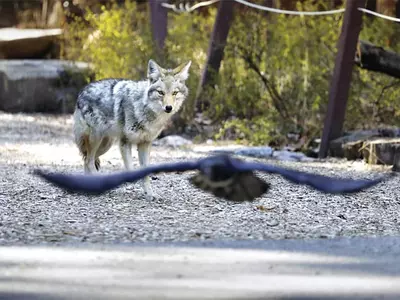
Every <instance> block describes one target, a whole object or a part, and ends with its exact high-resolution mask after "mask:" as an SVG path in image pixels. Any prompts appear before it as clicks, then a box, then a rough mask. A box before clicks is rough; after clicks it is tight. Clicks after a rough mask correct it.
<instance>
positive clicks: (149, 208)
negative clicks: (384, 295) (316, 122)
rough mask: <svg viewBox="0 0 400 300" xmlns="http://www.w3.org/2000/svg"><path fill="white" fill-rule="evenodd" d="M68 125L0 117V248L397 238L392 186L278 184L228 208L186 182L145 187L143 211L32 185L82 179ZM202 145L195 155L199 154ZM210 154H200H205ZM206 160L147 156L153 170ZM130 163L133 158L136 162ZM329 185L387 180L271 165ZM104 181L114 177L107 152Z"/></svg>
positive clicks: (157, 153) (168, 153)
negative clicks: (330, 190) (67, 176)
mask: <svg viewBox="0 0 400 300" xmlns="http://www.w3.org/2000/svg"><path fill="white" fill-rule="evenodd" d="M71 126H72V122H71V118H70V117H69V116H67V117H65V116H63V117H59V116H58V117H54V116H41V115H23V114H19V115H10V114H4V113H0V170H1V174H2V176H1V177H0V244H1V245H22V244H54V245H61V244H71V243H72V244H75V243H80V244H81V243H108V244H112V243H132V242H145V241H152V242H155V241H164V242H165V241H193V240H234V239H239V240H249V239H287V238H332V237H337V236H382V235H399V232H400V189H399V187H400V183H399V179H398V178H397V177H396V178H393V179H391V180H390V181H389V182H386V183H382V184H380V185H379V186H377V187H374V188H371V189H369V190H368V191H366V192H362V193H359V194H356V195H346V196H337V195H324V194H321V193H318V192H316V191H314V190H311V189H309V188H307V187H305V186H297V185H293V184H291V183H289V182H287V181H285V180H283V179H282V178H281V177H279V176H276V175H262V176H263V177H265V178H267V179H268V180H269V181H270V182H271V183H272V189H271V191H270V192H269V193H268V194H266V195H264V197H263V198H260V199H258V200H257V201H255V202H253V203H240V204H233V203H227V202H225V201H223V200H219V199H216V198H214V197H212V196H210V195H208V194H205V193H203V192H201V191H199V190H197V189H195V188H193V187H192V186H190V185H189V183H188V181H187V180H186V179H187V177H188V176H189V175H190V174H189V173H187V174H182V175H178V174H166V175H165V174H161V175H158V176H157V179H156V180H153V188H154V190H155V192H157V193H158V194H159V195H162V198H161V199H159V200H155V201H146V200H145V199H144V197H143V192H142V188H141V185H140V183H137V184H132V185H126V186H124V187H121V188H119V189H117V190H114V191H112V192H110V193H107V194H105V195H103V196H77V195H69V194H67V193H65V192H63V191H61V190H60V189H58V188H55V187H52V186H50V185H48V184H47V183H45V182H43V181H41V180H39V179H38V178H36V177H34V176H32V175H31V174H30V173H29V172H30V170H31V169H32V168H33V167H38V166H40V167H42V168H46V169H52V170H55V169H57V170H61V171H74V172H82V170H83V167H82V162H81V158H80V156H79V154H78V151H77V148H76V147H75V145H74V144H73V142H72V131H71ZM200 146H201V145H199V146H197V148H195V149H200V148H201V147H200ZM207 147H208V148H211V146H204V145H203V148H207ZM204 155H205V154H204V153H199V152H194V151H184V150H171V149H168V148H162V147H154V148H153V152H152V154H151V162H152V163H155V162H165V161H169V160H172V159H173V160H185V159H188V158H198V157H202V156H204ZM134 156H135V162H136V165H138V162H137V154H136V152H134ZM270 163H273V164H280V165H284V166H288V167H292V168H296V169H301V170H308V171H313V172H318V173H321V174H327V175H337V176H351V177H372V176H374V175H376V173H377V172H382V171H385V170H386V169H384V168H382V167H374V168H371V167H368V166H366V165H365V164H364V163H363V162H346V161H343V160H329V161H327V162H307V163H293V162H278V161H270ZM102 167H103V172H110V171H116V170H120V169H122V160H121V159H120V155H119V152H118V148H117V147H116V146H114V147H113V148H112V150H110V152H109V153H107V154H106V155H105V156H103V159H102Z"/></svg>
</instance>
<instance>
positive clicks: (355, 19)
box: [319, 0, 366, 158]
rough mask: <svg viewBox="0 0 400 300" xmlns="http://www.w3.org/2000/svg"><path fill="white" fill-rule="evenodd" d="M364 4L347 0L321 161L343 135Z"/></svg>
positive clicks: (363, 2)
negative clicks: (330, 147)
mask: <svg viewBox="0 0 400 300" xmlns="http://www.w3.org/2000/svg"><path fill="white" fill-rule="evenodd" d="M365 2H366V1H365V0H347V1H346V11H345V13H344V19H343V25H342V32H341V34H340V38H339V43H338V51H337V54H336V60H335V69H334V71H333V76H332V79H331V86H330V90H329V103H328V110H327V114H326V117H325V124H324V130H323V134H322V140H321V146H320V150H319V157H320V158H324V157H326V156H327V155H328V150H329V143H330V141H331V140H333V139H335V138H338V137H340V135H341V134H342V129H343V123H344V116H345V112H346V104H347V98H348V95H349V89H350V82H351V76H352V71H353V65H354V56H355V53H356V47H357V42H358V36H359V33H360V30H361V24H362V12H361V11H359V10H358V8H359V7H364V5H365Z"/></svg>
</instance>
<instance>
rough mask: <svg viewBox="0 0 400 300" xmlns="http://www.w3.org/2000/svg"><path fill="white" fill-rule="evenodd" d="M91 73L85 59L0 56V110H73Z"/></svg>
mask: <svg viewBox="0 0 400 300" xmlns="http://www.w3.org/2000/svg"><path fill="white" fill-rule="evenodd" d="M90 75H91V71H90V68H89V65H88V64H87V63H83V62H71V61H61V60H0V110H3V111H7V112H47V113H71V112H72V111H73V109H74V105H75V101H76V97H77V95H78V93H79V91H80V89H82V87H83V86H84V85H85V84H86V82H87V78H88V76H89V77H90Z"/></svg>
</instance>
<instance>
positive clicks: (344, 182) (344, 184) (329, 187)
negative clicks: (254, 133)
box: [232, 160, 393, 194]
mask: <svg viewBox="0 0 400 300" xmlns="http://www.w3.org/2000/svg"><path fill="white" fill-rule="evenodd" d="M232 164H233V165H234V167H235V168H236V169H237V170H238V171H241V172H246V171H261V172H267V173H275V174H279V175H281V176H283V177H284V178H286V179H287V180H289V181H291V182H293V183H296V184H305V185H309V186H311V187H313V188H314V189H316V190H318V191H321V192H324V193H332V194H343V193H356V192H359V191H361V190H364V189H367V188H369V187H372V186H374V185H376V184H378V183H380V182H382V181H383V180H385V179H387V178H388V177H390V176H392V175H393V174H390V175H389V176H380V177H378V178H375V179H370V180H369V179H349V178H335V177H329V176H324V175H318V174H312V173H308V172H301V171H296V170H291V169H286V168H282V167H278V166H273V165H267V164H263V163H258V162H245V161H242V160H232Z"/></svg>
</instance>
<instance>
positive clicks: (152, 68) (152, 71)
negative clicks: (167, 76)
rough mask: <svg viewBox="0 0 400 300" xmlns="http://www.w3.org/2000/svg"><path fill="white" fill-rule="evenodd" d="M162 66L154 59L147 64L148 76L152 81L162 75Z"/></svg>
mask: <svg viewBox="0 0 400 300" xmlns="http://www.w3.org/2000/svg"><path fill="white" fill-rule="evenodd" d="M161 72H162V68H161V67H160V66H159V65H158V64H157V63H156V62H155V61H154V60H152V59H150V60H149V64H148V66H147V78H148V79H149V80H150V82H155V81H157V80H158V78H160V77H161Z"/></svg>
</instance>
